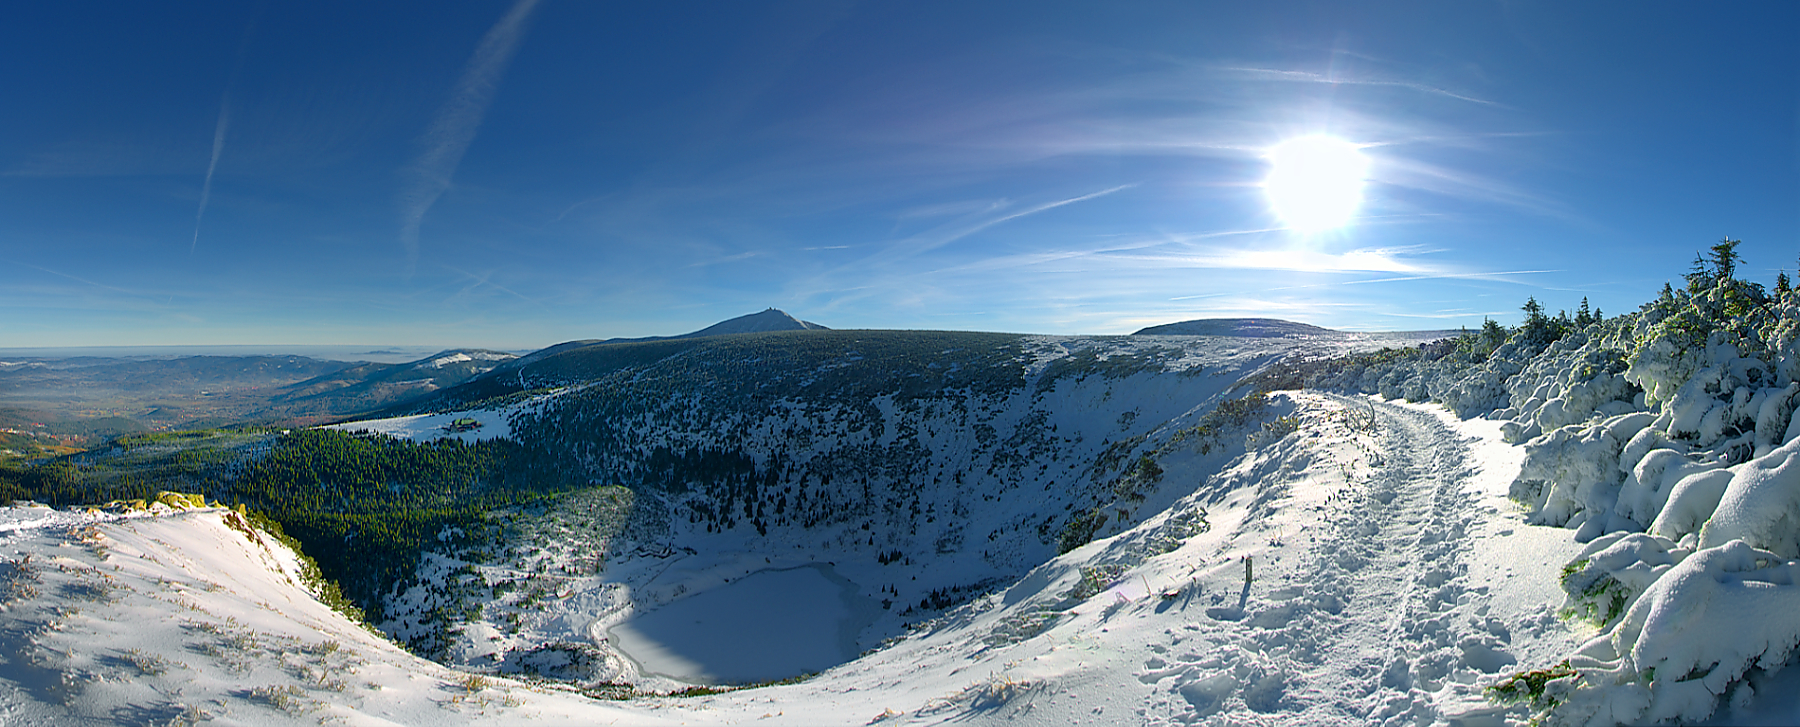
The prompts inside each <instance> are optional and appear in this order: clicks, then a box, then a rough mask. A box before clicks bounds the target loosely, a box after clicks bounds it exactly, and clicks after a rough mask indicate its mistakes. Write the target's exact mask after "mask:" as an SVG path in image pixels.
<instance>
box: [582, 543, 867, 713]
mask: <svg viewBox="0 0 1800 727" xmlns="http://www.w3.org/2000/svg"><path fill="white" fill-rule="evenodd" d="M874 608H875V606H874V604H872V603H870V602H869V601H868V599H866V598H863V597H862V596H860V595H858V594H857V593H856V590H855V589H854V588H853V587H852V586H851V584H850V583H849V582H848V581H845V580H844V579H842V578H840V577H838V575H837V574H836V573H835V572H833V571H832V570H831V568H830V566H826V565H823V564H813V565H806V566H800V567H796V568H784V569H771V570H762V571H757V572H755V573H752V574H750V575H747V576H744V577H743V578H741V579H738V580H737V581H736V582H733V583H730V584H728V585H724V586H720V587H718V588H714V589H712V590H709V591H704V592H701V593H697V594H695V595H692V596H689V597H687V598H683V599H681V600H679V601H675V602H674V603H670V604H669V605H667V606H663V607H662V608H659V609H656V610H655V611H651V612H649V613H646V614H644V615H642V616H639V617H637V618H634V619H631V620H630V621H626V622H624V623H622V624H619V625H617V626H614V627H612V628H611V629H608V630H607V633H609V634H611V636H612V642H613V643H614V644H615V645H617V646H618V647H619V649H620V650H621V651H624V652H625V654H626V655H627V656H630V657H631V658H632V660H634V661H636V662H637V663H638V665H639V666H641V667H643V669H644V671H647V672H654V673H657V674H662V675H665V676H670V677H674V678H677V679H683V680H686V681H691V682H698V683H702V684H744V683H750V682H761V681H769V680H773V679H785V678H787V677H791V676H797V675H800V674H806V673H808V672H816V671H823V670H825V669H827V668H830V667H833V666H836V665H838V664H842V663H844V662H846V661H849V660H851V659H854V658H856V656H857V654H858V652H859V650H858V649H857V645H856V634H857V632H858V631H860V630H861V629H862V628H863V626H865V625H867V624H868V622H869V621H870V620H871V617H872V616H873V613H872V611H873V609H874Z"/></svg>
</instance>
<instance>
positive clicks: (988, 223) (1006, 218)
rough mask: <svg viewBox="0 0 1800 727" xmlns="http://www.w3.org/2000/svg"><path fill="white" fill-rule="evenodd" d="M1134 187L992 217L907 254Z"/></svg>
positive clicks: (920, 246) (1103, 191)
mask: <svg viewBox="0 0 1800 727" xmlns="http://www.w3.org/2000/svg"><path fill="white" fill-rule="evenodd" d="M1136 186H1137V184H1136V183H1133V184H1121V185H1119V186H1117V187H1113V188H1110V189H1102V190H1100V191H1098V192H1091V193H1088V194H1084V195H1081V196H1079V197H1070V198H1068V199H1064V200H1057V201H1055V202H1048V203H1045V204H1041V205H1038V206H1036V207H1032V208H1029V209H1024V210H1020V211H1018V212H1014V213H1012V214H1007V215H1001V216H999V217H994V218H991V219H987V220H983V221H981V222H977V223H975V224H973V225H970V226H968V227H964V228H962V229H960V230H957V231H955V232H952V233H950V234H947V235H944V236H942V237H938V238H935V239H929V240H923V241H921V242H922V244H919V245H917V246H914V247H912V249H910V250H909V252H910V253H912V254H917V253H921V252H926V251H929V250H935V249H937V248H940V247H943V246H945V245H948V244H950V243H952V242H956V241H957V240H961V239H963V238H965V237H968V236H970V235H973V234H975V233H977V232H981V231H982V230H985V229H988V228H990V227H993V226H995V225H998V224H1001V223H1004V222H1011V221H1013V220H1016V219H1019V218H1020V217H1029V216H1031V215H1035V214H1037V213H1039V212H1046V211H1049V210H1053V209H1056V208H1058V207H1063V206H1066V205H1071V204H1075V203H1076V202H1086V201H1088V200H1090V199H1098V198H1100V197H1105V196H1106V195H1109V194H1113V193H1114V192H1120V191H1124V190H1127V189H1131V188H1132V187H1136Z"/></svg>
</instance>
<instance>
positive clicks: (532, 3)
mask: <svg viewBox="0 0 1800 727" xmlns="http://www.w3.org/2000/svg"><path fill="white" fill-rule="evenodd" d="M536 7H537V0H519V1H518V2H517V3H515V4H514V5H513V7H512V9H511V10H509V11H507V13H506V15H505V16H504V17H502V18H500V22H498V23H495V24H494V27H493V28H491V29H489V30H488V32H487V35H484V36H482V37H481V43H480V44H478V45H476V46H475V54H474V55H473V56H471V57H470V58H469V64H468V65H467V66H465V67H464V68H463V73H462V77H461V78H460V79H458V80H457V82H456V89H455V90H454V91H452V92H451V94H450V99H449V100H448V101H446V102H444V106H443V107H442V108H440V109H438V114H437V118H435V119H433V120H432V122H431V126H430V127H429V128H427V129H426V130H425V136H424V138H423V143H424V146H425V149H424V151H423V152H421V153H420V154H419V156H418V158H416V159H414V160H413V163H412V164H411V165H410V166H409V167H408V168H407V176H408V177H409V180H408V184H407V185H406V189H405V192H403V193H402V194H401V196H400V206H401V211H400V245H401V247H403V248H405V250H406V276H407V277H408V278H410V277H412V273H413V270H414V269H415V268H416V267H417V266H418V263H419V226H420V224H421V223H423V222H424V220H425V213H426V212H427V211H429V210H430V209H431V206H432V205H433V204H436V203H437V200H438V198H439V197H441V196H443V194H444V192H446V191H448V190H449V189H450V180H451V178H452V177H454V176H455V175H456V167H457V166H458V165H460V164H461V163H462V158H463V153H464V152H466V151H468V149H469V144H470V143H472V142H473V141H475V132H476V131H478V130H480V128H481V121H482V118H483V117H484V116H486V114H487V108H488V105H489V104H491V103H493V100H494V93H495V91H497V90H498V89H499V87H500V77H501V76H502V75H504V74H505V72H506V66H507V63H508V62H510V61H511V60H512V56H513V52H514V51H516V50H518V47H519V40H520V39H521V38H523V37H524V35H525V28H526V25H527V21H528V20H529V19H530V17H531V11H532V9H534V8H536Z"/></svg>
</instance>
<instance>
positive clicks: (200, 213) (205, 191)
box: [188, 11, 261, 256]
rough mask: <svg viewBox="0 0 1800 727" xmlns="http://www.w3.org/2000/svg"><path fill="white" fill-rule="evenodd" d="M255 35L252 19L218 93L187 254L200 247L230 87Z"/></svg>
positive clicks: (222, 147) (227, 119) (222, 141)
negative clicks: (215, 118)
mask: <svg viewBox="0 0 1800 727" xmlns="http://www.w3.org/2000/svg"><path fill="white" fill-rule="evenodd" d="M258 14H259V15H260V14H261V13H260V11H259V13H258ZM255 36H256V20H254V19H252V20H251V21H250V25H248V26H246V27H245V28H244V35H243V37H240V38H238V47H237V54H236V55H235V56H234V57H233V58H232V61H231V74H230V75H229V76H226V78H225V92H224V93H221V94H219V123H218V124H217V125H216V126H214V127H213V150H212V161H209V162H207V163H206V182H205V183H204V184H202V185H200V209H198V210H196V211H195V212H194V241H193V242H190V243H188V255H189V256H192V255H193V254H194V251H195V250H197V249H199V247H200V220H201V219H203V218H205V217H206V203H207V202H208V201H211V200H212V182H213V172H215V171H218V169H219V154H220V153H222V152H224V151H225V133H226V132H227V131H228V130H229V129H230V128H231V89H233V88H237V82H238V77H239V76H242V75H244V55H245V54H246V53H248V52H249V51H250V39H251V38H254V37H255Z"/></svg>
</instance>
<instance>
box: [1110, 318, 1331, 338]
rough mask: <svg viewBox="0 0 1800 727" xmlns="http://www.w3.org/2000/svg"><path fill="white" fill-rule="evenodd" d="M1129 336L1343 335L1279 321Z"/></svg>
mask: <svg viewBox="0 0 1800 727" xmlns="http://www.w3.org/2000/svg"><path fill="white" fill-rule="evenodd" d="M1131 335H1133V336H1238V337H1240V338H1299V337H1302V336H1326V337H1333V338H1335V337H1342V336H1344V335H1347V334H1345V333H1344V332H1343V331H1334V330H1331V329H1329V328H1320V327H1318V326H1313V325H1308V324H1305V323H1295V322H1293V321H1284V320H1281V319H1279V318H1201V319H1198V320H1192V321H1181V322H1180V323H1164V324H1162V325H1160V326H1150V327H1149V328H1145V329H1142V330H1139V331H1138V332H1136V333H1133V334H1131Z"/></svg>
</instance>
